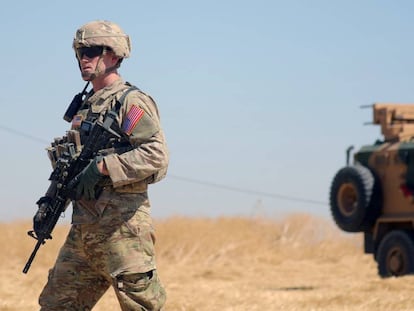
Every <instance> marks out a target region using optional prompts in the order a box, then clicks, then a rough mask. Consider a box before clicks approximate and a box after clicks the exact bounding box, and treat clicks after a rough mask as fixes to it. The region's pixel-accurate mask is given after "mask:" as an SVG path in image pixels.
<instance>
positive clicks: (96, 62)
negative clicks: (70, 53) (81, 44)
mask: <svg viewBox="0 0 414 311" xmlns="http://www.w3.org/2000/svg"><path fill="white" fill-rule="evenodd" d="M77 57H78V59H79V64H80V69H81V73H82V78H83V79H84V80H85V81H88V80H91V79H92V78H93V79H94V78H96V77H98V76H100V75H102V74H104V73H105V72H106V69H107V68H112V67H113V66H115V65H116V63H117V61H118V58H117V57H116V56H115V55H114V54H113V52H112V51H110V50H106V49H104V48H103V47H88V48H81V49H78V50H77Z"/></svg>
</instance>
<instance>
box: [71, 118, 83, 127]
mask: <svg viewBox="0 0 414 311" xmlns="http://www.w3.org/2000/svg"><path fill="white" fill-rule="evenodd" d="M82 120H83V117H82V115H80V114H77V115H75V116H74V117H73V119H72V128H74V129H76V128H78V127H80V125H81V123H82Z"/></svg>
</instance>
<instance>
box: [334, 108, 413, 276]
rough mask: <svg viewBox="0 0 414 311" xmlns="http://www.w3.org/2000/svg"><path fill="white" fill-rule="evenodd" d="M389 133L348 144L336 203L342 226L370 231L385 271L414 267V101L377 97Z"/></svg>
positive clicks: (369, 249)
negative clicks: (395, 101)
mask: <svg viewBox="0 0 414 311" xmlns="http://www.w3.org/2000/svg"><path fill="white" fill-rule="evenodd" d="M372 109H373V123H374V124H377V125H380V127H381V133H382V135H383V139H381V140H377V141H376V142H375V143H373V144H372V145H366V146H362V147H361V148H360V149H359V150H358V151H356V152H354V153H353V157H352V158H353V161H352V163H349V162H350V153H351V151H352V148H353V147H352V146H351V147H349V148H348V149H347V152H346V156H347V165H346V166H345V167H343V168H341V169H340V170H339V171H338V172H337V173H336V175H335V176H334V178H333V180H332V183H331V188H330V209H331V213H332V217H333V219H334V221H335V222H336V224H337V225H338V227H339V228H340V229H342V230H343V231H346V232H362V233H363V234H364V251H365V253H367V254H373V257H374V259H375V260H376V262H377V265H378V274H379V275H380V276H381V277H391V276H403V275H407V274H413V273H414V104H413V105H408V104H387V103H375V104H373V105H372Z"/></svg>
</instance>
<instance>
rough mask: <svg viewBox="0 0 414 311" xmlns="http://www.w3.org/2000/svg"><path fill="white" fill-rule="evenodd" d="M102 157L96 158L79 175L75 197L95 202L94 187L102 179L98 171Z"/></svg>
mask: <svg viewBox="0 0 414 311" xmlns="http://www.w3.org/2000/svg"><path fill="white" fill-rule="evenodd" d="M101 161H102V157H96V158H95V159H94V160H92V161H91V162H90V163H89V164H88V166H86V167H85V168H84V169H83V171H82V172H81V173H80V178H79V183H78V185H77V187H76V197H77V198H83V199H85V200H95V186H96V185H97V183H98V182H99V181H100V180H101V179H102V178H103V177H104V175H103V174H101V172H100V171H99V169H98V163H99V162H101Z"/></svg>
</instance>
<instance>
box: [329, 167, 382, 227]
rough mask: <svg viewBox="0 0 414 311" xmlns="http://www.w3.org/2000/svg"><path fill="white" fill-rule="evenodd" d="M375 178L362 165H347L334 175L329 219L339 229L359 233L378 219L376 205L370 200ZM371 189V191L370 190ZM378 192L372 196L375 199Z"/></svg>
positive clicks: (374, 201)
mask: <svg viewBox="0 0 414 311" xmlns="http://www.w3.org/2000/svg"><path fill="white" fill-rule="evenodd" d="M374 183H375V179H374V176H373V174H372V173H371V171H370V170H369V169H368V168H366V167H364V166H362V165H355V166H347V167H344V168H342V169H341V170H339V171H338V173H337V174H336V175H335V177H334V179H333V181H332V184H331V191H330V198H329V199H330V207H331V213H332V217H333V218H334V220H335V222H336V224H337V225H338V227H339V228H341V229H342V230H344V231H347V232H359V231H363V230H365V229H367V228H368V227H369V226H371V225H372V224H373V222H374V220H375V218H376V217H377V216H378V212H379V206H375V205H376V204H377V201H378V200H376V199H374V192H378V191H377V189H374ZM374 190H375V191H374ZM378 195H379V193H375V198H376V197H378Z"/></svg>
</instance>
